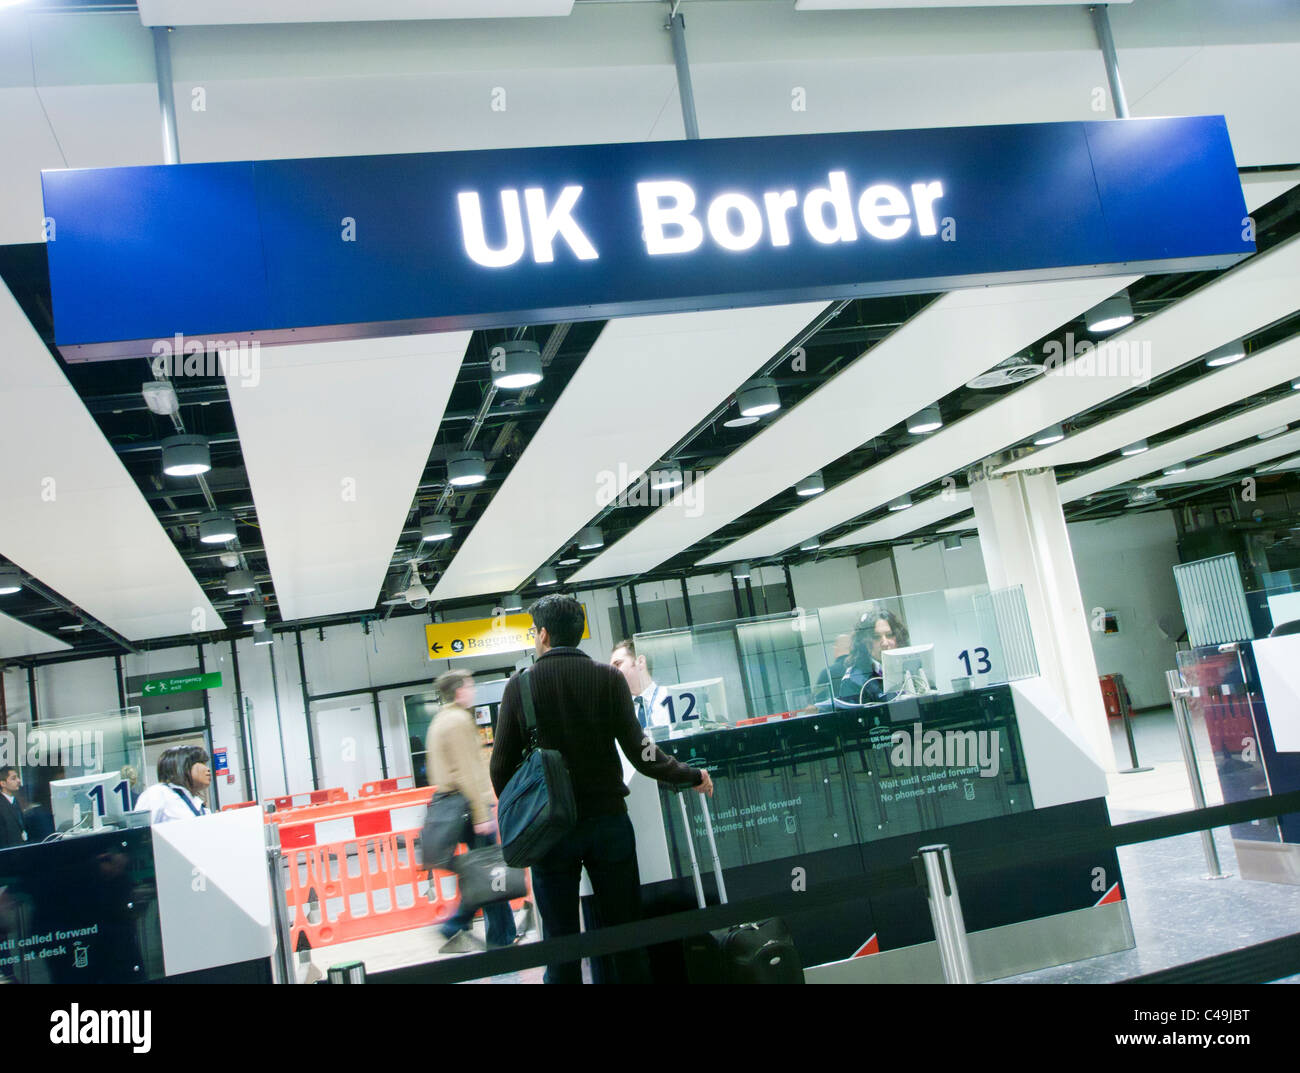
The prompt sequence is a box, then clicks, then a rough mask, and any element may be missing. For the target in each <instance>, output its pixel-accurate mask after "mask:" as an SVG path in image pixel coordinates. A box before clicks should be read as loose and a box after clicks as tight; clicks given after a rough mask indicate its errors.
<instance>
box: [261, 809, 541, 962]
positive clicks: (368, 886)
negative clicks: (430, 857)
mask: <svg viewBox="0 0 1300 1073" xmlns="http://www.w3.org/2000/svg"><path fill="white" fill-rule="evenodd" d="M432 794H433V789H432V788H431V787H427V786H424V787H419V788H417V789H410V790H397V791H389V792H386V793H377V794H371V795H369V796H366V797H360V798H358V799H357V800H355V801H345V802H337V803H327V804H324V805H318V806H314V807H311V806H308V807H303V808H299V809H293V810H291V811H290V812H288V813H268V814H267V816H266V822H267V823H276V824H278V826H279V828H280V845H281V854H282V859H283V861H284V867H285V870H286V875H285V892H286V896H285V900H286V902H287V903H288V907H289V922H290V942H291V943H292V946H293V949H294V950H295V951H299V950H306V949H312V948H315V947H320V946H329V945H331V944H333V943H345V942H352V941H354V940H356V939H368V938H372V937H373V936H376V935H387V934H389V933H391V932H398V931H406V930H409V929H411V928H423V927H429V926H431V925H434V924H437V923H439V922H441V921H443V920H445V919H446V918H447V917H449V916H451V915H452V913H454V912H455V910H456V901H457V899H456V894H455V893H454V892H455V884H456V879H455V876H454V875H452V874H451V873H449V872H442V871H433V872H430V871H428V870H427V869H424V868H421V867H420V866H419V862H418V860H417V854H416V851H415V842H416V839H417V838H418V837H419V835H420V828H421V827H422V826H423V823H424V812H425V808H426V806H427V805H428V801H429V798H430V796H431V795H432ZM530 889H531V887H530ZM523 904H524V900H523V899H520V900H518V901H516V902H515V903H513V907H514V908H518V907H519V906H521V905H523Z"/></svg>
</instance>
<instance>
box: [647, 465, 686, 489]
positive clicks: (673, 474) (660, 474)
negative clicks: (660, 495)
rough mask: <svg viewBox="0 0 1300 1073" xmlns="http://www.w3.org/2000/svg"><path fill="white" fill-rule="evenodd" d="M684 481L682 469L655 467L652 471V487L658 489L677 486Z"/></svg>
mask: <svg viewBox="0 0 1300 1073" xmlns="http://www.w3.org/2000/svg"><path fill="white" fill-rule="evenodd" d="M681 483H682V471H681V470H679V469H655V470H651V471H650V487H651V488H653V489H654V490H656V491H660V492H661V491H663V490H664V489H665V488H676V487H677V486H678V485H679V484H681Z"/></svg>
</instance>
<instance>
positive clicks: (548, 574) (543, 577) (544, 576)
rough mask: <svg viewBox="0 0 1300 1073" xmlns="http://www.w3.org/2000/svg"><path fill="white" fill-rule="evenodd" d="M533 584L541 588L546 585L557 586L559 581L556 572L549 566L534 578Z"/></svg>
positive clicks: (538, 572) (539, 571)
mask: <svg viewBox="0 0 1300 1073" xmlns="http://www.w3.org/2000/svg"><path fill="white" fill-rule="evenodd" d="M533 582H534V583H535V584H536V585H537V586H538V587H539V588H541V587H544V586H546V585H555V584H558V583H559V579H558V578H557V577H556V576H555V570H554V569H553V568H551V567H549V566H543V567H542V568H541V569H540V570H538V571H537V573H536V574H535V575H534V577H533Z"/></svg>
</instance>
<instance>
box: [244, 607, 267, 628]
mask: <svg viewBox="0 0 1300 1073" xmlns="http://www.w3.org/2000/svg"><path fill="white" fill-rule="evenodd" d="M243 621H244V625H245V626H260V625H261V624H262V623H264V622H265V621H266V608H264V607H262V606H261V605H260V604H249V605H248V606H247V607H245V608H244V620H243Z"/></svg>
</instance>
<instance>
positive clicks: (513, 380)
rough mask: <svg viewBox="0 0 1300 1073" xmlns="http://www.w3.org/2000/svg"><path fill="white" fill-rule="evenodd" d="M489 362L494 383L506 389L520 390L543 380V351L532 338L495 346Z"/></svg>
mask: <svg viewBox="0 0 1300 1073" xmlns="http://www.w3.org/2000/svg"><path fill="white" fill-rule="evenodd" d="M489 364H490V365H491V366H492V383H493V384H494V385H496V387H498V388H501V389H503V390H505V391H518V390H519V389H520V388H525V387H532V386H533V385H534V384H540V383H541V382H542V352H541V350H540V349H539V347H538V346H537V344H536V343H534V342H532V341H531V340H528V339H519V340H516V341H515V342H511V343H502V344H501V345H500V346H494V347H493V348H492V351H491V356H490V358H489Z"/></svg>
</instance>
